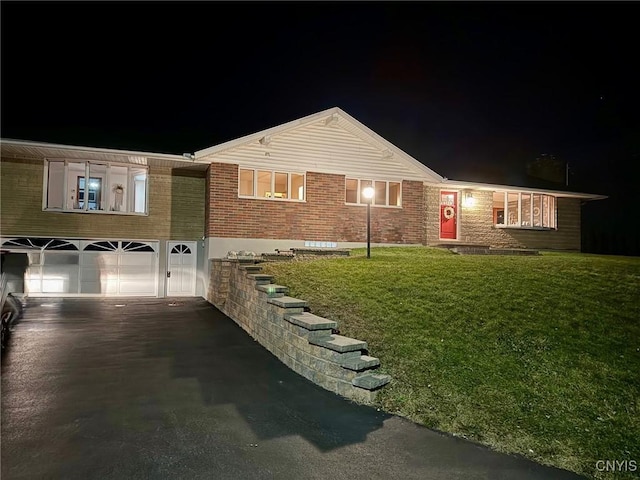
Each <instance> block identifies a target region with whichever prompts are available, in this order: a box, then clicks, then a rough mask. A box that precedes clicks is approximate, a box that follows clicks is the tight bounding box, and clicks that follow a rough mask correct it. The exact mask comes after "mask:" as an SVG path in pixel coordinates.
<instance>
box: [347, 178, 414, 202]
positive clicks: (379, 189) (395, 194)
mask: <svg viewBox="0 0 640 480" xmlns="http://www.w3.org/2000/svg"><path fill="white" fill-rule="evenodd" d="M366 187H373V190H374V193H373V198H372V199H371V204H372V205H377V206H382V207H401V206H402V182H393V181H387V180H367V179H360V178H346V179H345V197H344V201H345V203H347V204H363V205H366V204H367V203H368V202H367V199H366V198H364V196H363V195H362V190H364V189H365V188H366Z"/></svg>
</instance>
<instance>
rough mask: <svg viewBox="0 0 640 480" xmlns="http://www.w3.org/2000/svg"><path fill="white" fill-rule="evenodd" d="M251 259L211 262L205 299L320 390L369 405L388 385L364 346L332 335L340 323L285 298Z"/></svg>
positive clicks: (358, 341) (300, 303)
mask: <svg viewBox="0 0 640 480" xmlns="http://www.w3.org/2000/svg"><path fill="white" fill-rule="evenodd" d="M261 269H262V267H260V265H258V264H256V263H255V262H254V261H253V260H232V259H212V260H211V270H210V271H211V281H210V284H209V285H210V286H209V291H208V292H207V300H208V301H209V302H210V303H212V304H213V305H215V306H216V307H217V308H218V309H220V310H221V311H222V312H223V313H224V314H226V315H227V316H229V317H230V318H231V319H233V320H234V321H235V322H236V323H237V324H238V325H240V326H241V327H242V328H243V329H244V330H245V331H246V332H247V333H248V334H249V335H251V337H253V338H254V339H255V340H257V341H258V342H259V343H260V344H261V345H263V346H264V347H265V348H266V349H267V350H269V351H270V352H271V353H273V354H274V355H275V356H276V357H277V358H278V359H279V360H280V361H282V362H283V363H284V364H285V365H287V366H288V367H289V368H291V369H292V370H294V371H295V372H297V373H299V374H300V375H302V376H303V377H305V378H307V379H309V380H311V381H312V382H314V383H316V384H317V385H320V386H321V387H323V388H325V389H327V390H330V391H332V392H335V393H337V394H339V395H342V396H344V397H346V398H349V399H351V400H355V401H357V402H361V403H371V402H372V401H373V400H374V399H375V396H376V393H377V391H378V390H379V389H380V388H381V387H382V386H384V385H386V384H387V383H388V382H389V381H390V377H389V376H388V375H381V374H377V373H374V370H375V369H376V368H377V367H378V366H379V365H380V361H379V360H378V359H377V358H374V357H370V356H368V355H367V344H366V342H363V341H360V340H355V339H353V338H348V337H344V336H341V335H336V334H333V333H332V331H333V330H334V329H335V328H336V327H337V324H336V322H334V321H332V320H328V319H326V318H323V317H319V316H317V315H314V314H312V313H310V312H308V311H305V310H306V308H305V307H307V302H305V301H304V300H300V299H296V298H291V297H289V296H287V295H286V293H287V291H288V288H287V287H285V286H282V285H274V284H272V283H271V280H272V277H271V276H270V275H264V274H261V273H260V270H261Z"/></svg>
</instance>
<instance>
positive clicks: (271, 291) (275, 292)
mask: <svg viewBox="0 0 640 480" xmlns="http://www.w3.org/2000/svg"><path fill="white" fill-rule="evenodd" d="M256 290H259V291H261V292H264V293H266V294H267V295H269V296H270V297H272V296H273V297H282V296H284V294H285V293H287V292H288V291H289V287H285V286H284V285H275V284H273V283H269V284H265V285H256Z"/></svg>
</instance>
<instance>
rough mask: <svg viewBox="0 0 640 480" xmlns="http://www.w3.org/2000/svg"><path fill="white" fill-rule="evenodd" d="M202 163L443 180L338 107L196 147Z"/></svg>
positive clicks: (199, 160)
mask: <svg viewBox="0 0 640 480" xmlns="http://www.w3.org/2000/svg"><path fill="white" fill-rule="evenodd" d="M195 155H196V161H198V162H220V163H234V164H239V165H241V166H246V167H252V168H264V169H268V170H283V171H291V172H294V171H296V172H304V171H306V172H320V173H335V174H341V175H348V176H354V177H361V178H374V179H389V180H402V179H404V180H420V181H440V180H441V177H440V176H439V175H437V174H436V173H435V172H433V171H431V170H429V169H428V168H427V167H425V166H424V165H422V164H420V162H418V161H417V160H415V159H414V158H412V157H410V156H409V155H407V154H406V153H404V152H403V151H402V150H400V149H399V148H397V147H395V146H394V145H392V144H391V143H389V142H387V141H386V140H384V139H383V138H382V137H380V136H378V135H377V134H375V133H374V132H372V131H371V130H369V129H368V128H367V127H365V126H364V125H362V124H361V123H359V122H357V121H356V120H354V119H353V118H352V117H350V116H349V115H347V114H346V113H344V112H342V111H341V110H339V109H331V110H328V111H325V112H320V114H316V115H312V116H310V117H306V118H305V119H301V121H299V122H292V123H289V124H285V125H283V126H281V128H279V127H275V128H272V129H269V130H265V131H263V132H258V133H256V134H252V135H249V136H247V137H243V138H241V139H238V140H235V141H231V142H227V143H226V144H222V145H220V146H218V147H212V148H210V149H207V150H203V151H201V152H196V154H195Z"/></svg>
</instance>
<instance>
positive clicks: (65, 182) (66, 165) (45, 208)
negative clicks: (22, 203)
mask: <svg viewBox="0 0 640 480" xmlns="http://www.w3.org/2000/svg"><path fill="white" fill-rule="evenodd" d="M69 161H70V160H68V159H45V162H44V175H43V179H42V211H44V212H55V213H86V214H90V215H129V216H131V215H133V216H138V217H148V216H149V167H146V166H141V165H134V167H136V168H144V169H145V171H146V175H145V211H144V212H134V211H133V209H134V207H135V205H133V204H131V205H129V203H130V202H133V195H127V197H128V198H130V199H131V200H130V201H129V200H128V201H127V207H128V208H129V207H130V210H131V211H128V212H113V211H110V210H89V209H88V206H89V202H87V201H85V202H84V206H83V208H82V209H80V208H69V205H68V200H69V198H68V187H69V180H68V178H67V177H68V176H69V175H68V171H69ZM50 162H64V176H63V181H62V191H63V197H64V198H63V200H62V208H53V207H48V206H47V201H48V196H49V163H50ZM73 162H75V163H84V164H85V178H90V177H89V174H90V164H91V163H94V164H97V165H105V166H106V173H105V184H106V185H109V183H108V182H109V180H110V173H111V172H110V171H111V167H112V166H119V167H126V168H127V179H128V180H127V181H128V182H129V183H131V184H133V183H134V181H133V178H132V177H131V175H130V173H129V171H130V168H131V167H132V165H130V164H127V163H115V162H95V161H90V160H76V159H73ZM129 177H131V179H129ZM129 187H131V186H130V185H129ZM87 190H88V189H87ZM130 191H132V190H130ZM104 195H105V199H104V202H105V204H107V205H109V202H110V200H111V193H110V191H109V189H108V188H106V189H104Z"/></svg>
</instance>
